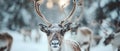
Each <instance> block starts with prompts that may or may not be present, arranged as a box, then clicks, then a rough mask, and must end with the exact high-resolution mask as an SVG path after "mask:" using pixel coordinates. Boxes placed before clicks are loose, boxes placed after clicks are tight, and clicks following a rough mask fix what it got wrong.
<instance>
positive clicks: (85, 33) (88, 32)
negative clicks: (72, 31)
mask: <svg viewBox="0 0 120 51" xmlns="http://www.w3.org/2000/svg"><path fill="white" fill-rule="evenodd" d="M80 32H81V33H82V34H84V35H89V34H92V32H91V31H90V30H88V29H82V30H80Z"/></svg>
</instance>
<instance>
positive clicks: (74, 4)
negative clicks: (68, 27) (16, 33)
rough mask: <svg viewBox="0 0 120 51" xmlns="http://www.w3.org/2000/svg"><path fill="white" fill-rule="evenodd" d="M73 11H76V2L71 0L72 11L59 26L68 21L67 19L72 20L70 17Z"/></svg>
mask: <svg viewBox="0 0 120 51" xmlns="http://www.w3.org/2000/svg"><path fill="white" fill-rule="evenodd" d="M75 9H76V0H73V8H72V11H71V12H70V14H69V15H68V17H66V18H65V19H64V20H62V21H61V23H60V24H61V25H62V24H64V23H65V21H68V20H67V19H69V18H72V15H73V13H74V11H75Z"/></svg>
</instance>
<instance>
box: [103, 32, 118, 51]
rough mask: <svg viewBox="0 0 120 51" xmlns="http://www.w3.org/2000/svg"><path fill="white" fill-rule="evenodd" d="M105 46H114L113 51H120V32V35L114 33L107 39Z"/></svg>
mask: <svg viewBox="0 0 120 51" xmlns="http://www.w3.org/2000/svg"><path fill="white" fill-rule="evenodd" d="M103 43H104V44H105V45H108V44H112V47H113V51H116V49H117V48H118V51H120V32H119V33H112V34H110V35H108V37H106V38H105V40H104V42H103Z"/></svg>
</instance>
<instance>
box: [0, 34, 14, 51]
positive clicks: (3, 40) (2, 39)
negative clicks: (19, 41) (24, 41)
mask: <svg viewBox="0 0 120 51" xmlns="http://www.w3.org/2000/svg"><path fill="white" fill-rule="evenodd" d="M12 42H13V38H12V36H10V35H9V34H8V33H0V51H5V50H6V51H10V50H11V46H12Z"/></svg>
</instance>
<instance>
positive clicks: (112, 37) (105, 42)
mask: <svg viewBox="0 0 120 51" xmlns="http://www.w3.org/2000/svg"><path fill="white" fill-rule="evenodd" d="M112 39H114V34H110V35H109V36H108V37H107V38H106V39H105V41H104V44H105V45H108V44H109V43H110V42H111V41H112Z"/></svg>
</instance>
